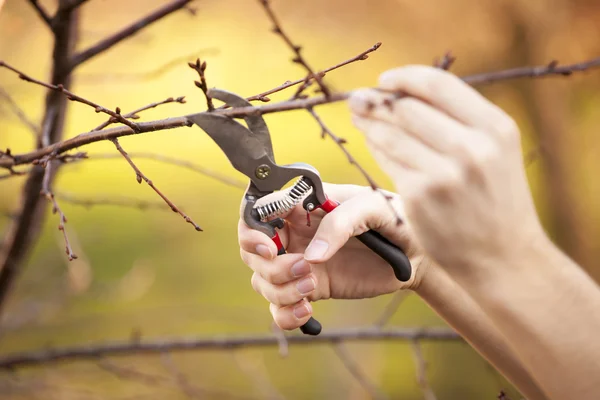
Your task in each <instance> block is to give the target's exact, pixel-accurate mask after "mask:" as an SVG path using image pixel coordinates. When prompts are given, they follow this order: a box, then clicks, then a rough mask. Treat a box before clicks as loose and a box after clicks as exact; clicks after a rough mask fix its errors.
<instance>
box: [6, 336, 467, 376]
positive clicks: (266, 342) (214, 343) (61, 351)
mask: <svg viewBox="0 0 600 400" xmlns="http://www.w3.org/2000/svg"><path fill="white" fill-rule="evenodd" d="M286 339H287V342H288V343H289V344H290V345H311V344H315V343H332V342H336V341H340V340H343V341H373V340H375V341H381V340H428V341H457V340H460V341H462V338H461V337H460V336H459V335H458V334H457V333H456V332H454V331H453V330H451V329H447V328H401V327H396V328H387V329H379V328H373V327H367V328H347V329H340V330H331V331H326V332H322V333H321V334H320V335H319V336H305V335H290V336H287V337H286ZM278 344H279V339H278V338H277V337H276V336H274V335H248V336H235V337H231V336H214V337H210V338H187V339H186V338H171V339H156V340H152V341H150V340H148V341H127V342H109V343H101V344H89V345H82V346H73V347H65V348H57V349H44V350H36V351H30V352H23V353H15V354H8V355H4V356H1V357H0V368H18V367H24V366H31V365H41V364H44V365H46V364H48V363H55V362H61V361H62V362H65V361H73V360H90V359H92V360H93V359H97V358H98V357H103V356H125V355H131V354H148V353H164V352H167V351H189V350H205V349H235V348H241V347H266V346H277V345H278Z"/></svg>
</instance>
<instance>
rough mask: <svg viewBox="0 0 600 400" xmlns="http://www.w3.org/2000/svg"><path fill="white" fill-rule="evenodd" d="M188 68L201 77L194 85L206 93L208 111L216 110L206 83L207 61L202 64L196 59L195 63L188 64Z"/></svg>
mask: <svg viewBox="0 0 600 400" xmlns="http://www.w3.org/2000/svg"><path fill="white" fill-rule="evenodd" d="M188 66H189V67H190V68H191V69H193V70H194V71H196V72H197V73H198V76H199V77H200V81H194V84H195V85H196V86H197V87H199V88H200V89H201V90H202V93H204V97H205V98H206V107H207V109H208V111H212V110H214V109H215V105H214V103H213V100H212V97H210V96H209V94H208V85H207V83H206V66H207V64H206V61H202V62H200V59H199V58H196V62H195V63H191V62H190V63H188Z"/></svg>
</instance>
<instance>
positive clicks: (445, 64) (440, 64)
mask: <svg viewBox="0 0 600 400" xmlns="http://www.w3.org/2000/svg"><path fill="white" fill-rule="evenodd" d="M455 61H456V57H454V56H453V55H452V53H451V52H447V53H446V54H444V56H443V57H442V58H441V59H437V58H436V59H435V60H434V61H433V66H434V67H436V68H440V69H443V70H444V71H448V70H449V69H450V67H451V66H452V64H454V62H455Z"/></svg>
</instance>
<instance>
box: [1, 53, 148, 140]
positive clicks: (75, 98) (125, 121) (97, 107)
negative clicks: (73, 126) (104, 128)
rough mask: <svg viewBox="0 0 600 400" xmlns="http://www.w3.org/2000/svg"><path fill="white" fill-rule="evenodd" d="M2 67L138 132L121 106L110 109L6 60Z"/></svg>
mask: <svg viewBox="0 0 600 400" xmlns="http://www.w3.org/2000/svg"><path fill="white" fill-rule="evenodd" d="M0 67H4V68H7V69H9V70H11V71H13V72H14V73H16V74H17V75H19V78H20V79H23V80H24V81H26V82H31V83H35V84H36V85H40V86H43V87H45V88H47V89H50V90H54V91H57V92H61V93H64V95H65V96H67V99H69V100H71V101H76V102H79V103H83V104H85V105H88V106H90V107H93V108H94V111H96V112H97V113H99V112H102V113H105V114H108V115H110V116H111V117H112V118H114V119H115V121H118V122H121V123H122V124H125V125H127V126H128V127H130V128H131V129H133V131H134V132H138V127H137V124H135V123H133V122H131V121H129V120H128V119H126V118H124V117H123V116H122V115H121V110H120V109H119V107H117V109H116V111H112V110H109V109H108V108H105V107H102V106H101V105H99V104H97V103H94V102H93V101H91V100H88V99H86V98H83V97H81V96H78V95H76V94H75V93H73V92H71V91H70V90H68V89H65V87H64V86H63V85H62V84H58V85H52V84H49V83H45V82H42V81H40V80H37V79H34V78H32V77H30V76H29V75H26V74H24V73H23V72H21V71H19V70H18V69H16V68H14V67H12V66H10V65H8V64H7V63H5V62H4V61H0Z"/></svg>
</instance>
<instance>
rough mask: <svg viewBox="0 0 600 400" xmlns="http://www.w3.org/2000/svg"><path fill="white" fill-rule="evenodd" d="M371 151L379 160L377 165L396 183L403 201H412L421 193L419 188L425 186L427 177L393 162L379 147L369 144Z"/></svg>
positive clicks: (395, 185) (395, 186)
mask: <svg viewBox="0 0 600 400" xmlns="http://www.w3.org/2000/svg"><path fill="white" fill-rule="evenodd" d="M367 144H368V147H369V150H370V151H371V153H372V154H373V156H374V157H375V160H377V164H379V166H380V167H381V169H382V170H383V171H384V172H385V173H386V174H387V175H388V176H389V177H390V179H391V180H392V182H393V183H394V188H395V189H396V192H397V193H398V194H399V195H400V196H401V197H402V198H403V199H406V200H408V199H410V198H411V197H413V194H414V193H418V192H419V188H421V187H422V185H424V184H425V182H426V179H427V177H426V176H425V175H424V174H423V173H421V172H418V171H416V170H412V169H407V168H405V167H404V166H402V165H401V164H400V163H398V162H396V161H392V160H391V159H390V158H389V157H388V156H387V154H386V153H384V152H382V151H381V150H379V148H378V147H375V146H373V145H371V144H370V143H367Z"/></svg>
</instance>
